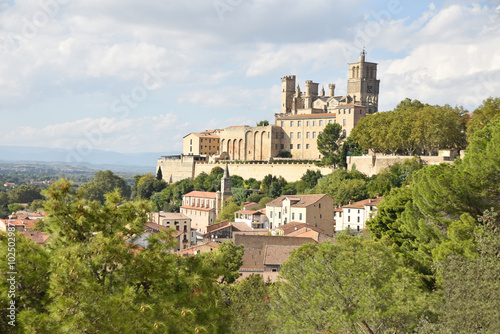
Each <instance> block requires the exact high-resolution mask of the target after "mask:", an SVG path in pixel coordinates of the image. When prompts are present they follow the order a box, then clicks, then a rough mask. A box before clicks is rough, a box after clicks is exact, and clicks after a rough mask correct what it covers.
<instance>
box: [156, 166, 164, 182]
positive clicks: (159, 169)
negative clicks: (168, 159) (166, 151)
mask: <svg viewBox="0 0 500 334" xmlns="http://www.w3.org/2000/svg"><path fill="white" fill-rule="evenodd" d="M156 179H157V180H163V172H162V171H161V167H158V172H157V173H156Z"/></svg>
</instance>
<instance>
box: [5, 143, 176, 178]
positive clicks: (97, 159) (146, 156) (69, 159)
mask: <svg viewBox="0 0 500 334" xmlns="http://www.w3.org/2000/svg"><path fill="white" fill-rule="evenodd" d="M172 154H179V153H178V152H144V153H120V152H113V151H102V150H91V151H90V152H83V154H79V152H78V151H76V150H72V149H60V148H48V147H31V146H0V161H4V162H42V163H57V164H66V165H72V166H85V167H88V168H91V169H99V170H105V169H110V170H113V171H123V172H141V173H142V172H144V173H147V172H153V173H154V171H155V166H156V162H157V160H158V158H160V157H161V156H162V155H172Z"/></svg>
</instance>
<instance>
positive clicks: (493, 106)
mask: <svg viewBox="0 0 500 334" xmlns="http://www.w3.org/2000/svg"><path fill="white" fill-rule="evenodd" d="M499 116H500V97H497V98H493V97H489V98H487V99H486V100H484V101H483V103H482V104H481V105H480V106H479V107H478V108H476V109H475V110H474V112H473V114H472V119H471V120H470V122H468V123H467V140H469V141H470V140H472V138H473V137H474V133H476V132H477V131H479V130H481V129H482V128H484V127H485V126H486V125H487V124H488V123H489V122H491V121H493V120H495V119H497V118H498V117H499Z"/></svg>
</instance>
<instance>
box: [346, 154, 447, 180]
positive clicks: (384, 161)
mask: <svg viewBox="0 0 500 334" xmlns="http://www.w3.org/2000/svg"><path fill="white" fill-rule="evenodd" d="M419 158H420V161H422V162H423V163H425V164H427V165H437V164H440V163H442V162H445V163H452V162H453V161H451V160H449V159H447V157H443V156H420V157H419ZM406 159H413V156H402V155H399V156H398V155H396V156H393V155H373V156H372V155H370V156H362V157H347V169H349V170H351V169H353V167H354V166H355V167H354V168H355V169H356V170H358V171H360V172H362V173H364V174H366V175H368V176H372V175H375V174H378V173H380V171H381V170H382V169H384V168H386V167H388V166H392V165H394V164H395V163H398V162H400V163H401V162H403V161H405V160H406Z"/></svg>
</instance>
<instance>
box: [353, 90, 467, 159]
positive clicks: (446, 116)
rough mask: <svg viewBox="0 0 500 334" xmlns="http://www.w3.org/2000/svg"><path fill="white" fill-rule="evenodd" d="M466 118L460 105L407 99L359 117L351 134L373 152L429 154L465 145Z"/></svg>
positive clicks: (465, 113)
mask: <svg viewBox="0 0 500 334" xmlns="http://www.w3.org/2000/svg"><path fill="white" fill-rule="evenodd" d="M467 117H468V115H467V112H466V111H465V110H464V109H463V108H462V107H455V108H452V107H451V106H449V105H444V106H437V105H436V106H431V105H428V104H425V105H424V104H422V103H420V102H419V101H411V100H409V99H406V100H404V101H402V102H401V103H400V104H399V105H398V106H397V107H396V108H395V109H394V110H393V111H387V112H380V113H376V114H373V115H368V116H367V117H364V118H362V119H360V120H359V122H358V123H357V124H356V127H355V128H354V129H353V130H352V132H351V136H352V137H353V138H354V140H355V141H356V142H357V143H358V144H359V145H360V146H361V147H362V148H364V149H367V150H372V151H374V152H383V153H391V154H394V153H401V154H406V155H413V154H415V153H417V152H419V153H420V154H426V155H432V154H437V151H438V150H439V149H447V148H462V147H464V145H465V138H464V135H463V123H464V121H465V120H466V119H467Z"/></svg>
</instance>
